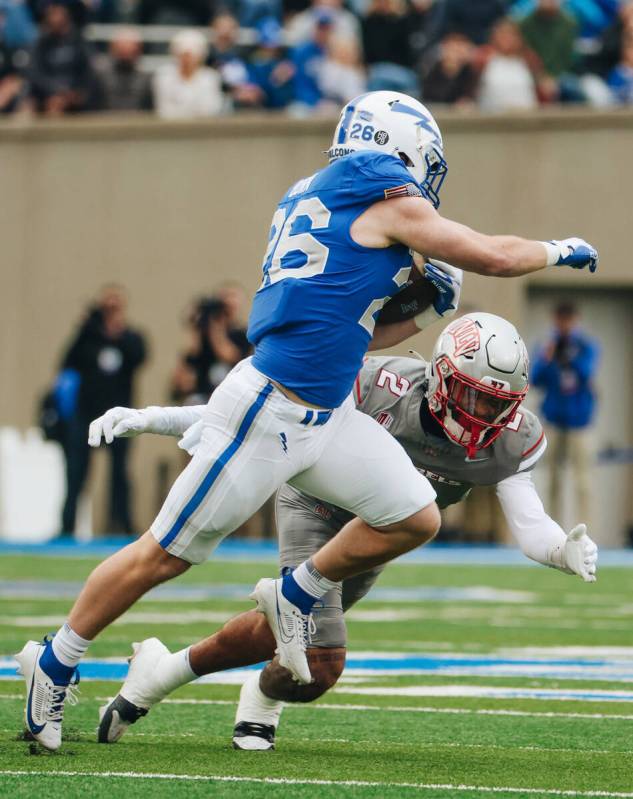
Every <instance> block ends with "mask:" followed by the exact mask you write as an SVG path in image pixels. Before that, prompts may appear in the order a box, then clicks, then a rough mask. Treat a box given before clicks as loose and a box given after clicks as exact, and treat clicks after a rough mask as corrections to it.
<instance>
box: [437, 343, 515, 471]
mask: <svg viewBox="0 0 633 799" xmlns="http://www.w3.org/2000/svg"><path fill="white" fill-rule="evenodd" d="M435 368H436V369H437V376H438V385H437V389H436V391H435V392H434V394H433V396H432V398H431V399H432V402H430V403H429V410H430V412H431V414H432V415H433V417H434V418H435V419H436V420H437V421H438V422H439V424H440V425H441V426H442V427H443V429H444V431H445V432H446V434H447V435H448V436H449V438H451V439H452V440H453V441H454V442H455V443H457V444H460V445H461V446H462V447H465V449H466V454H467V457H468V458H474V457H475V455H476V454H477V452H478V451H479V450H481V449H485V448H486V447H489V446H490V444H492V442H493V441H494V440H495V439H496V438H497V437H498V436H499V435H500V434H501V433H502V431H503V430H504V428H505V427H506V426H507V425H508V424H510V422H511V421H512V420H513V419H514V416H515V414H516V412H517V409H518V408H519V406H520V405H521V403H522V402H523V400H524V399H525V396H526V394H527V392H528V387H527V385H526V386H525V389H524V390H522V391H509V390H508V389H507V388H505V385H507V384H504V383H502V382H501V381H499V380H495V379H493V378H489V377H484V378H483V379H482V380H476V379H475V378H473V377H470V376H469V375H466V374H464V373H463V372H459V371H458V370H457V369H456V368H455V366H454V365H453V364H452V363H451V362H450V361H449V359H448V358H446V357H445V358H441V359H440V360H439V361H438V362H437V363H436V365H435Z"/></svg>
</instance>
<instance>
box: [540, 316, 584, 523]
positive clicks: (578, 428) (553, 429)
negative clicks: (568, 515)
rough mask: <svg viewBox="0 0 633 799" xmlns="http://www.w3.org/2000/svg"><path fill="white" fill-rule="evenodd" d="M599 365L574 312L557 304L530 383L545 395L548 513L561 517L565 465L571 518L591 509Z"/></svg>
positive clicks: (582, 517)
mask: <svg viewBox="0 0 633 799" xmlns="http://www.w3.org/2000/svg"><path fill="white" fill-rule="evenodd" d="M597 366H598V345H597V342H596V341H594V339H592V338H591V337H590V336H588V335H587V334H586V333H585V332H584V331H583V330H582V329H581V328H580V326H579V315H578V310H577V309H576V307H575V306H574V305H572V304H571V303H568V302H566V303H561V304H560V305H559V306H558V307H557V308H556V310H555V311H554V330H553V332H552V335H551V337H550V340H549V341H548V342H547V344H545V346H544V347H543V348H542V349H541V350H540V352H538V353H537V356H536V358H535V359H534V362H533V365H532V385H533V386H536V387H537V388H541V389H542V390H543V391H544V398H543V406H542V412H543V416H544V417H545V419H546V421H547V422H548V423H549V429H548V431H547V440H548V452H549V460H550V464H551V467H550V508H549V511H550V513H551V514H552V515H553V516H555V517H556V518H561V516H562V507H561V504H562V491H561V488H562V480H561V478H562V470H563V468H564V467H565V465H567V464H569V465H570V466H571V468H572V472H573V481H574V489H575V493H576V503H575V506H574V507H575V511H576V513H577V516H576V518H578V519H587V518H589V517H590V509H591V480H590V477H589V460H590V448H589V443H588V437H587V431H588V429H589V427H590V425H591V423H592V421H593V417H594V413H595V410H596V397H595V393H594V389H593V385H592V381H593V378H594V375H595V373H596V369H597Z"/></svg>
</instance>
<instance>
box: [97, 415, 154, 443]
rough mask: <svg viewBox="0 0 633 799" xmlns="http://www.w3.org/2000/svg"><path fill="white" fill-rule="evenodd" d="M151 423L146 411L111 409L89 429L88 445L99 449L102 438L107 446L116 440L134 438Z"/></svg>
mask: <svg viewBox="0 0 633 799" xmlns="http://www.w3.org/2000/svg"><path fill="white" fill-rule="evenodd" d="M149 424H150V421H149V419H148V415H147V413H146V412H145V411H137V410H135V409H134V408H110V410H109V411H106V412H105V413H104V414H103V416H100V417H99V418H98V419H95V420H94V421H93V422H91V423H90V427H89V428H88V444H89V446H91V447H98V446H99V444H101V437H102V436H103V439H104V441H105V443H106V444H111V443H112V442H113V441H114V439H115V438H132V437H133V436H138V435H140V434H141V433H145V432H146V431H147V429H148V426H149Z"/></svg>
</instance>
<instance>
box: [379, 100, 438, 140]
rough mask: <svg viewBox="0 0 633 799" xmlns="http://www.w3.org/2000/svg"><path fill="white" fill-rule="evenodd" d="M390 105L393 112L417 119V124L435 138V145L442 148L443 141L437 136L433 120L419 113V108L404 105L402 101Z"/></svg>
mask: <svg viewBox="0 0 633 799" xmlns="http://www.w3.org/2000/svg"><path fill="white" fill-rule="evenodd" d="M389 105H390V106H391V110H392V111H395V112H396V113H398V114H409V115H410V116H412V117H417V119H418V120H419V122H418V123H417V124H418V126H419V127H421V128H424V130H426V131H427V132H428V133H430V134H431V136H433V144H434V145H435V146H436V147H442V140H441V139H440V137H439V136H438V134H437V129H436V127H435V126H434V125H433V124H432V123H431V120H430V119H429V118H428V117H427V116H426V115H425V114H423V113H422V112H421V111H418V109H417V108H412V107H411V106H410V105H406V103H403V102H402V101H401V100H395V101H394V102H393V103H390V104H389Z"/></svg>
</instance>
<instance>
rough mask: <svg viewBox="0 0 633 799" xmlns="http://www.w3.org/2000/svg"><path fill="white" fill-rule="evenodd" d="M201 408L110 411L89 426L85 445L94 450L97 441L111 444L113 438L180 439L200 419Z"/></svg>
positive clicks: (98, 443) (153, 408) (198, 406)
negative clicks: (152, 436) (148, 435)
mask: <svg viewBox="0 0 633 799" xmlns="http://www.w3.org/2000/svg"><path fill="white" fill-rule="evenodd" d="M205 407H206V406H205V405H187V406H184V407H182V408H178V407H176V408H161V407H158V406H155V405H150V406H149V407H148V408H142V409H140V410H137V409H136V408H121V407H117V408H110V410H109V411H106V412H105V413H104V414H103V416H99V418H98V419H95V420H94V421H93V422H91V423H90V427H89V428H88V444H89V445H90V446H91V447H98V446H99V445H100V444H101V439H102V438H103V440H104V441H105V443H106V444H111V443H112V442H113V441H114V439H115V438H132V437H134V436H138V435H140V434H141V433H156V434H158V435H163V436H181V435H182V434H183V433H184V432H185V430H187V429H189V428H190V427H191V425H193V424H195V423H196V422H197V421H199V420H200V419H201V418H202V411H203V410H204V408H205Z"/></svg>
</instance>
